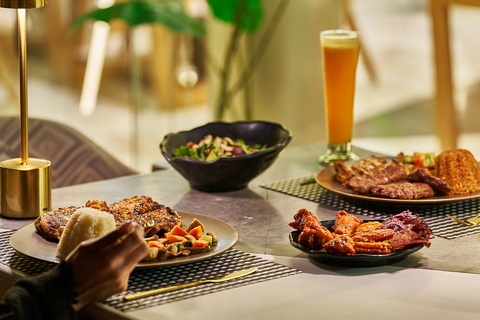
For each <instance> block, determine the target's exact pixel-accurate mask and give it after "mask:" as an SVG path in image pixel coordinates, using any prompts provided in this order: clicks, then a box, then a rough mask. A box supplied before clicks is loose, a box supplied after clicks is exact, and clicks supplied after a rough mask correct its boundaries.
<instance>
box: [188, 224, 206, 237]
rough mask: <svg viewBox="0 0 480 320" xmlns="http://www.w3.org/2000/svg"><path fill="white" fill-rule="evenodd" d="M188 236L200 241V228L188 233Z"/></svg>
mask: <svg viewBox="0 0 480 320" xmlns="http://www.w3.org/2000/svg"><path fill="white" fill-rule="evenodd" d="M188 234H189V235H191V236H193V237H195V239H197V240H198V239H200V238H201V237H202V236H203V229H202V227H201V226H197V227H195V228H193V229H192V230H190V232H188Z"/></svg>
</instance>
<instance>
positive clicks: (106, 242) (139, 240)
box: [0, 223, 148, 319]
mask: <svg viewBox="0 0 480 320" xmlns="http://www.w3.org/2000/svg"><path fill="white" fill-rule="evenodd" d="M147 253H148V246H147V244H146V242H145V239H144V237H143V229H142V228H141V227H140V226H139V225H137V224H134V223H127V224H125V225H123V226H121V227H120V228H117V229H116V230H114V231H112V232H110V233H109V234H107V235H105V236H103V237H101V238H99V239H93V240H88V241H84V242H82V243H81V244H80V245H79V246H78V247H77V248H76V249H75V250H74V251H73V252H72V253H71V254H70V255H69V256H68V257H67V259H66V260H65V261H63V262H61V263H60V264H59V265H58V266H56V267H55V268H53V269H52V270H50V271H48V272H46V273H44V274H42V275H40V276H37V277H31V278H27V279H23V280H20V281H19V282H17V283H16V284H15V285H14V286H13V287H12V288H11V289H10V290H9V291H8V292H7V294H6V295H5V298H4V302H2V303H0V319H74V318H75V311H74V310H79V309H81V308H82V307H84V306H86V305H88V304H90V303H92V302H95V301H100V300H103V299H106V298H108V297H109V296H111V295H113V294H116V293H119V292H122V291H124V290H125V289H126V288H127V285H128V279H129V277H130V273H131V272H132V270H133V269H134V268H135V266H136V265H137V263H138V262H139V261H140V260H142V259H143V258H144V257H145V256H146V255H147Z"/></svg>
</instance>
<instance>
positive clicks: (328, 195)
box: [260, 173, 480, 239]
mask: <svg viewBox="0 0 480 320" xmlns="http://www.w3.org/2000/svg"><path fill="white" fill-rule="evenodd" d="M316 175H317V174H316V173H315V174H311V175H306V176H302V177H297V178H291V179H284V180H278V181H273V182H269V183H265V184H262V185H260V186H261V187H263V188H265V189H269V190H273V191H277V192H281V193H285V194H288V195H291V196H294V197H299V198H302V199H306V200H309V201H313V202H316V203H318V204H320V205H321V206H324V207H327V208H330V209H334V210H345V211H346V212H348V213H351V214H358V215H364V216H367V217H372V218H375V219H376V218H379V219H385V218H388V217H390V216H392V215H394V214H397V213H400V212H402V211H405V210H410V211H411V212H412V213H414V214H418V215H419V216H420V217H421V218H422V219H425V221H426V222H427V223H428V225H429V226H430V228H431V229H432V232H433V233H434V235H436V236H439V237H442V238H446V239H455V238H459V237H463V236H467V235H472V234H477V233H480V224H479V225H476V226H464V225H461V224H459V223H457V222H454V221H453V220H451V219H450V218H448V217H447V214H448V215H453V216H456V217H458V218H460V219H466V218H469V217H472V216H475V215H477V214H478V213H480V199H471V200H463V201H457V202H449V203H441V204H428V205H412V204H408V205H406V204H389V203H386V202H380V201H367V200H362V199H355V198H350V197H346V196H342V195H339V194H337V193H335V192H331V191H329V190H327V189H325V188H323V187H321V186H320V185H318V184H317V183H307V184H302V183H301V182H303V181H306V180H309V179H314V178H315V176H316Z"/></svg>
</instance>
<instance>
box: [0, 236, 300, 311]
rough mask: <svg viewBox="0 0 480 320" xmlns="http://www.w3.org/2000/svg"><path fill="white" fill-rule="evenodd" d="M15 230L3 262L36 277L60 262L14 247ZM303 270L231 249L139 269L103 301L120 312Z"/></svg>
mask: <svg viewBox="0 0 480 320" xmlns="http://www.w3.org/2000/svg"><path fill="white" fill-rule="evenodd" d="M14 232H15V230H9V231H3V232H0V263H2V264H4V265H6V266H9V267H11V268H13V269H16V270H18V271H21V272H24V273H26V274H29V275H32V276H33V275H38V274H41V273H43V272H45V271H47V270H50V269H51V268H53V267H54V266H55V265H56V264H55V263H51V262H46V261H42V260H37V259H33V258H30V257H28V256H25V255H23V254H22V253H19V252H17V251H16V250H15V249H13V248H12V247H11V246H10V237H11V235H12V234H13V233H14ZM250 267H258V270H257V271H256V272H254V273H252V274H250V275H247V276H244V277H241V278H237V279H232V280H229V281H225V282H221V283H205V284H202V285H199V286H196V287H191V288H185V289H181V290H177V291H172V292H167V293H164V294H161V295H156V296H151V297H146V298H143V299H138V300H133V301H124V300H123V296H124V295H125V294H131V293H135V292H140V291H146V290H151V289H156V288H160V287H165V286H172V285H177V284H182V283H186V282H192V281H197V280H203V279H206V278H211V277H215V276H219V275H224V274H227V273H230V272H233V271H237V270H241V269H246V268H250ZM299 272H300V271H299V270H296V269H293V268H290V267H286V266H284V265H281V264H278V263H275V262H272V261H269V260H267V259H263V258H260V257H257V256H255V255H252V254H249V253H246V252H243V251H240V250H236V249H231V250H229V251H226V252H224V253H222V254H219V255H217V256H214V257H212V258H209V259H205V260H202V261H197V262H194V263H188V264H182V265H176V266H169V267H163V268H152V269H144V270H136V271H134V272H132V274H131V275H130V279H129V282H128V289H127V291H126V292H123V293H121V294H117V295H114V296H112V297H110V298H109V299H107V300H105V301H102V303H103V304H105V305H107V306H110V307H113V308H115V309H118V310H120V311H123V312H128V311H134V310H138V309H143V308H148V307H154V306H157V305H161V304H165V303H170V302H174V301H179V300H183V299H188V298H193V297H196V296H199V295H204V294H208V293H214V292H217V291H222V290H226V289H231V288H235V287H239V286H244V285H248V284H253V283H258V282H263V281H267V280H273V279H277V278H281V277H286V276H289V275H294V274H297V273H299Z"/></svg>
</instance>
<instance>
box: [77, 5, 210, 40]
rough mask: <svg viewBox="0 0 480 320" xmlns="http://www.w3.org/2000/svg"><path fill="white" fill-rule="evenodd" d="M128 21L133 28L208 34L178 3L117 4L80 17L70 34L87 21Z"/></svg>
mask: <svg viewBox="0 0 480 320" xmlns="http://www.w3.org/2000/svg"><path fill="white" fill-rule="evenodd" d="M114 19H121V20H123V21H125V22H126V23H127V24H128V25H129V26H130V27H135V26H138V25H140V24H146V23H158V24H161V25H164V26H165V27H167V28H169V29H171V30H173V31H175V32H178V33H183V34H186V35H190V36H194V37H201V36H203V35H204V34H205V32H206V30H205V26H204V24H203V23H202V22H201V21H200V20H198V19H195V18H193V17H191V16H190V15H188V13H187V12H185V9H184V7H183V5H182V3H181V2H180V1H177V0H162V1H151V0H132V1H127V2H121V3H116V4H114V5H112V6H111V7H108V8H100V9H95V10H92V11H89V12H86V13H84V14H82V15H80V16H78V17H77V18H76V19H75V21H74V22H73V24H72V26H71V27H70V33H73V32H75V31H76V30H78V29H79V28H80V27H81V26H82V25H83V24H84V23H85V22H86V21H89V20H96V21H104V22H107V23H108V22H110V21H112V20H114Z"/></svg>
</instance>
